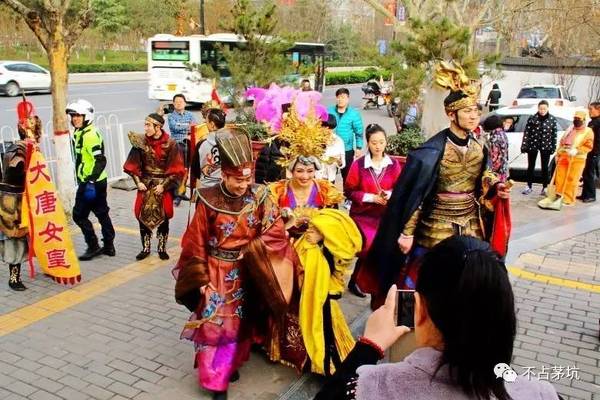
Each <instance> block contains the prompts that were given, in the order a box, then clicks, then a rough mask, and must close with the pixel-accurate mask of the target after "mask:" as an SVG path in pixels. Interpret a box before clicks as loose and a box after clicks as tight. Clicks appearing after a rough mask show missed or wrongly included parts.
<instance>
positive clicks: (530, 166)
mask: <svg viewBox="0 0 600 400" xmlns="http://www.w3.org/2000/svg"><path fill="white" fill-rule="evenodd" d="M539 153H540V156H541V162H542V185H544V187H546V186H548V182H549V181H550V177H549V176H548V175H549V174H548V164H550V156H551V155H552V152H551V151H541V150H540V151H539ZM537 155H538V150H533V151H529V152H527V186H529V187H532V186H533V179H534V175H535V161H536V160H537Z"/></svg>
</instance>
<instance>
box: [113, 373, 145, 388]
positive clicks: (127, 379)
mask: <svg viewBox="0 0 600 400" xmlns="http://www.w3.org/2000/svg"><path fill="white" fill-rule="evenodd" d="M107 378H109V379H112V380H115V381H118V382H121V383H124V384H126V385H132V384H133V383H135V382H137V381H138V380H139V378H138V377H137V376H134V375H131V374H128V373H125V372H123V371H113V372H111V373H110V374H109V375H108V376H107Z"/></svg>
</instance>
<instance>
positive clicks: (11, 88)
mask: <svg viewBox="0 0 600 400" xmlns="http://www.w3.org/2000/svg"><path fill="white" fill-rule="evenodd" d="M4 91H5V92H6V95H7V96H10V97H15V96H18V95H19V93H20V91H21V88H20V87H19V84H17V82H13V81H11V82H8V83H7V84H6V87H5V89H4Z"/></svg>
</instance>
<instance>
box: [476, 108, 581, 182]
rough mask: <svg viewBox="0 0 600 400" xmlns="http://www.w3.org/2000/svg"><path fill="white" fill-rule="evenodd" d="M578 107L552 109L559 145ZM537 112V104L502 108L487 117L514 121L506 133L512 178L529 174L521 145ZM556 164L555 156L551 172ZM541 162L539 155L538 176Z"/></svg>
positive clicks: (525, 156) (551, 162)
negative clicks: (506, 118) (528, 123)
mask: <svg viewBox="0 0 600 400" xmlns="http://www.w3.org/2000/svg"><path fill="white" fill-rule="evenodd" d="M579 109H580V108H577V107H551V108H550V114H551V115H552V116H554V118H555V119H556V123H557V124H558V134H557V138H556V141H557V145H558V141H559V140H560V138H561V137H562V135H563V134H564V132H565V130H567V128H568V127H569V126H571V125H572V124H573V116H574V115H575V111H577V110H579ZM536 112H537V104H535V105H521V106H512V107H503V108H500V109H498V110H496V111H494V112H492V113H490V114H488V115H487V116H486V118H487V117H488V116H489V115H494V114H495V115H498V116H499V117H500V118H502V119H504V118H505V117H511V118H513V120H514V124H513V126H512V128H511V129H510V130H509V131H508V132H506V136H507V137H508V161H509V163H510V165H509V169H510V176H511V177H512V178H517V179H518V177H522V176H525V174H526V173H527V154H525V153H521V144H522V143H523V133H524V131H525V125H526V124H527V119H529V117H530V116H532V115H533V114H535V113H536ZM553 163H554V155H552V157H551V158H550V167H551V168H550V170H552V166H553ZM541 165H542V164H541V160H540V156H539V155H538V157H537V159H536V164H535V170H536V174H537V173H538V172H541Z"/></svg>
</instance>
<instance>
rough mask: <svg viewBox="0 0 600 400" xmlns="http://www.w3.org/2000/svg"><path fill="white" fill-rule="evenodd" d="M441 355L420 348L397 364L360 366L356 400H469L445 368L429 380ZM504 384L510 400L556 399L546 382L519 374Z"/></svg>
mask: <svg viewBox="0 0 600 400" xmlns="http://www.w3.org/2000/svg"><path fill="white" fill-rule="evenodd" d="M441 355H442V353H441V352H439V351H437V350H435V349H433V348H431V347H424V348H420V349H417V350H415V351H413V352H412V353H411V354H410V355H409V356H408V357H406V359H405V360H404V361H402V362H399V363H393V364H379V365H363V366H362V367H360V368H359V369H358V370H357V372H358V376H359V377H358V384H357V387H356V399H357V400H378V399H410V400H438V399H452V400H473V398H472V397H469V396H467V395H466V394H465V393H464V392H463V391H462V389H461V388H460V387H458V386H457V385H455V384H453V383H452V382H451V380H450V377H449V372H448V366H447V365H445V366H443V367H442V368H440V370H439V371H438V372H437V374H435V377H434V378H433V379H432V377H433V375H434V372H435V370H436V368H437V365H438V363H439V360H440V357H441ZM490 373H493V371H490ZM505 385H506V390H507V391H508V394H509V395H510V396H511V397H512V398H513V400H558V395H557V394H556V390H554V387H552V385H551V384H550V383H549V382H545V381H538V380H529V379H528V378H526V377H523V376H520V375H519V376H517V380H516V381H515V382H513V383H505Z"/></svg>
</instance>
